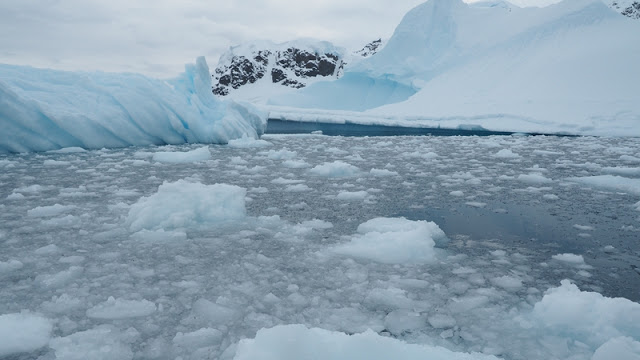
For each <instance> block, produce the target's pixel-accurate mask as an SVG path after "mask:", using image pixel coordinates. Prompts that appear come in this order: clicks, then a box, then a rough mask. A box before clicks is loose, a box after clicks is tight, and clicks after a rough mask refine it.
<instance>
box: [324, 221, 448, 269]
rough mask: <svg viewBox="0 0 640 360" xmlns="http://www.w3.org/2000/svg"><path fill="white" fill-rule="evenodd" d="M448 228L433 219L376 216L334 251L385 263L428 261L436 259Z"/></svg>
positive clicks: (359, 227)
mask: <svg viewBox="0 0 640 360" xmlns="http://www.w3.org/2000/svg"><path fill="white" fill-rule="evenodd" d="M445 240H446V236H445V234H444V232H443V231H442V230H441V229H440V228H439V227H438V225H436V224H435V223H433V222H427V221H423V220H420V221H411V220H407V219H405V218H376V219H372V220H369V221H367V222H365V223H363V224H361V225H360V226H358V234H356V235H354V236H353V237H352V238H351V241H350V242H348V243H346V244H342V245H337V246H335V247H333V248H332V251H333V252H335V253H337V254H341V255H347V256H352V257H354V258H362V259H369V260H373V261H378V262H382V263H391V264H395V263H398V264H402V263H425V262H430V261H433V259H434V258H435V255H436V251H435V249H434V246H435V245H436V242H437V241H445Z"/></svg>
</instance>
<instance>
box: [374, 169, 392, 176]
mask: <svg viewBox="0 0 640 360" xmlns="http://www.w3.org/2000/svg"><path fill="white" fill-rule="evenodd" d="M369 174H371V175H372V176H380V177H382V176H397V175H398V173H397V172H395V171H391V170H387V169H371V171H369Z"/></svg>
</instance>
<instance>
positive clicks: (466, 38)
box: [269, 0, 640, 136]
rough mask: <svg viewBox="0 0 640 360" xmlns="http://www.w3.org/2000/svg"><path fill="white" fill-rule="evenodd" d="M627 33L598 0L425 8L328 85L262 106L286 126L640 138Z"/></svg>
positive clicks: (634, 26)
mask: <svg viewBox="0 0 640 360" xmlns="http://www.w3.org/2000/svg"><path fill="white" fill-rule="evenodd" d="M500 4H501V6H497V5H500ZM637 34H640V22H637V21H631V20H629V19H627V18H625V17H623V16H620V14H617V13H616V12H614V11H613V10H612V9H610V8H609V7H607V5H605V4H604V3H603V2H601V1H599V0H565V1H563V2H560V3H557V4H555V5H551V6H548V7H544V8H519V7H517V6H514V5H511V4H507V3H504V2H501V3H499V4H498V3H497V2H495V1H492V2H482V3H474V4H466V3H464V2H462V1H461V0H430V1H427V2H425V3H423V4H421V5H419V6H417V7H416V8H414V9H413V10H411V11H410V12H409V13H408V14H407V15H406V16H405V17H404V19H403V20H402V22H401V23H400V24H399V26H398V27H397V28H396V30H395V32H394V34H393V36H392V37H391V39H390V40H389V41H388V43H387V44H386V45H385V47H384V48H383V49H382V50H381V51H380V52H378V53H377V54H376V55H374V56H372V57H370V58H368V59H365V60H363V61H361V62H359V63H357V64H354V66H351V67H349V69H347V71H345V74H344V76H343V77H342V78H340V79H339V80H336V81H333V82H322V83H317V84H313V85H311V86H309V87H307V88H305V89H301V90H300V91H297V92H295V93H288V94H281V95H276V96H273V97H272V98H271V99H270V100H269V104H270V105H273V106H278V107H283V106H284V107H288V108H289V110H287V111H288V115H287V117H289V118H292V119H295V118H296V115H295V111H294V110H291V109H292V108H298V109H314V110H313V112H314V115H313V118H314V119H316V120H319V119H323V116H324V118H325V119H326V118H342V119H345V118H349V117H351V118H359V119H361V120H362V119H364V120H362V121H371V122H385V121H398V120H424V122H425V123H427V124H429V125H432V126H438V125H441V126H447V127H450V126H453V127H455V126H458V125H463V124H464V125H469V124H472V125H480V126H485V127H489V128H492V129H496V130H499V129H504V130H506V129H509V130H513V129H514V128H515V129H518V130H519V131H520V130H522V131H567V132H572V133H584V134H605V133H606V134H620V135H639V136H640V125H639V124H640V101H638V94H640V68H638V66H637V64H640V41H637ZM272 109H273V108H272ZM322 109H324V111H326V114H328V115H326V116H325V115H322V114H321V111H320V110H322ZM309 111H310V110H300V111H298V114H299V115H300V118H307V119H308V118H309V117H307V116H306V115H305V114H308V112H309ZM336 111H343V113H339V114H338V113H336ZM344 111H351V112H353V113H351V114H345V113H344ZM363 111H364V112H363ZM281 113H282V112H281ZM272 115H273V114H272ZM347 115H348V116H347Z"/></svg>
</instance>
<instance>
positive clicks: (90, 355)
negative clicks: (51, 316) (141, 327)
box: [49, 325, 140, 360]
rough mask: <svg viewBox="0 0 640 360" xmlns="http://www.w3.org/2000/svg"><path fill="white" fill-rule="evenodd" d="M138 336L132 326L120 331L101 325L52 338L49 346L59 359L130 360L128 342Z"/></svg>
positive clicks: (131, 356)
mask: <svg viewBox="0 0 640 360" xmlns="http://www.w3.org/2000/svg"><path fill="white" fill-rule="evenodd" d="M139 336H140V334H139V333H138V332H137V331H136V330H135V329H133V328H130V329H128V330H127V331H124V332H122V331H120V330H118V329H116V328H115V327H113V326H108V325H102V326H98V327H96V328H93V329H90V330H87V331H80V332H76V333H73V334H71V335H69V336H65V337H58V338H54V339H52V340H51V342H50V343H49V346H50V347H51V348H52V349H54V350H55V353H56V359H60V360H86V359H91V360H131V359H133V351H131V345H130V344H131V343H132V342H134V341H135V340H136V338H138V337H139Z"/></svg>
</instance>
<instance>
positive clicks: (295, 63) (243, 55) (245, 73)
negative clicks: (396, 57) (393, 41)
mask: <svg viewBox="0 0 640 360" xmlns="http://www.w3.org/2000/svg"><path fill="white" fill-rule="evenodd" d="M382 45H383V42H382V40H381V39H378V40H375V41H372V42H370V43H368V44H367V45H365V46H364V47H363V48H362V49H360V50H358V51H355V52H349V51H347V50H345V49H344V48H342V47H339V46H335V45H333V44H332V43H330V42H326V41H317V40H312V39H300V40H295V41H289V42H285V43H281V44H275V43H272V42H269V41H256V42H251V43H246V44H242V45H238V46H234V47H232V48H230V49H229V51H227V52H226V53H224V54H223V55H222V56H221V57H220V60H219V62H218V65H217V67H216V69H215V71H214V74H213V93H214V94H216V95H218V96H229V97H231V98H233V99H240V100H248V101H252V102H255V103H260V102H261V101H260V99H264V100H266V98H267V97H268V96H271V95H273V94H274V93H275V94H280V93H288V92H293V91H294V90H296V89H300V88H303V87H305V86H307V85H310V84H312V83H314V82H317V81H322V80H335V79H338V78H339V77H340V76H342V74H343V72H344V69H345V66H347V64H354V63H357V62H358V61H361V60H362V59H363V58H367V57H370V56H372V55H373V54H375V53H376V52H377V51H379V50H380V49H381V47H382Z"/></svg>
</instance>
